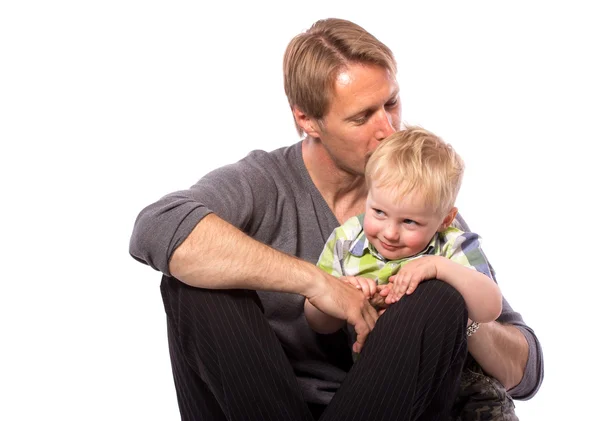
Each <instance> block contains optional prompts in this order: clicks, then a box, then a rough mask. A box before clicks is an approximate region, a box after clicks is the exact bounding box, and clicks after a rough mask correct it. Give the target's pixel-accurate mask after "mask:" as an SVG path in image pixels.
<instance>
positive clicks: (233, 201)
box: [129, 151, 276, 276]
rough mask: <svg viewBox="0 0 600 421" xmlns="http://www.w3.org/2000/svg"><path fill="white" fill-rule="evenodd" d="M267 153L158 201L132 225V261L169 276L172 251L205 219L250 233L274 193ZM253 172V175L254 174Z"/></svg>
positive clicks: (210, 175)
mask: <svg viewBox="0 0 600 421" xmlns="http://www.w3.org/2000/svg"><path fill="white" fill-rule="evenodd" d="M268 167H269V159H268V154H267V153H265V152H262V151H255V152H252V153H251V154H250V155H248V156H247V157H246V158H244V159H242V160H241V161H239V162H237V163H235V164H231V165H227V166H225V167H222V168H219V169H217V170H214V171H212V172H210V173H208V174H207V175H205V176H204V177H203V178H202V179H200V180H199V181H198V182H197V183H196V184H194V185H193V186H192V187H190V188H189V189H188V190H182V191H177V192H174V193H171V194H168V195H166V196H164V197H162V198H161V199H160V200H158V201H157V202H155V203H153V204H151V205H149V206H147V207H146V208H144V209H143V210H142V211H141V212H140V214H139V215H138V217H137V219H136V220H135V224H134V228H133V233H132V235H131V239H130V243H129V253H130V254H131V256H132V257H133V258H134V259H136V260H138V261H140V262H142V263H145V264H147V265H149V266H151V267H152V268H154V269H156V270H159V271H161V272H163V273H164V274H166V275H168V276H170V273H169V261H170V259H171V256H172V255H173V252H174V251H175V249H177V247H179V245H181V243H182V242H183V241H184V240H185V239H186V238H187V236H188V235H189V234H190V232H191V231H192V230H193V229H194V227H195V226H196V225H197V224H198V223H199V222H200V221H201V220H202V219H203V218H204V217H205V216H206V215H208V214H210V213H215V214H216V215H218V216H219V217H221V218H222V219H224V220H225V221H227V222H229V223H231V224H232V225H234V226H236V227H238V228H240V229H241V230H242V231H244V232H249V231H251V230H252V229H253V226H255V225H256V224H260V223H261V220H263V219H264V218H265V217H266V216H267V215H268V212H267V209H266V208H267V207H268V206H269V204H270V203H272V197H268V196H269V195H271V196H272V195H273V194H276V192H275V188H273V182H272V180H273V179H272V177H271V176H270V175H269V173H270V172H269V169H268ZM257 169H258V170H257Z"/></svg>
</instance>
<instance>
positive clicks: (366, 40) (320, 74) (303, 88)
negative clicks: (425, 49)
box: [283, 18, 396, 136]
mask: <svg viewBox="0 0 600 421" xmlns="http://www.w3.org/2000/svg"><path fill="white" fill-rule="evenodd" d="M355 63H361V64H372V65H377V66H381V67H383V68H384V69H386V70H388V71H389V72H390V73H391V74H392V75H394V76H395V75H396V60H395V59H394V55H393V53H392V51H391V50H390V49H389V48H388V47H387V46H386V45H385V44H383V43H382V42H381V41H379V40H378V39H377V38H375V37H374V36H373V35H371V34H370V33H369V32H367V31H366V30H365V29H363V28H362V27H361V26H359V25H357V24H355V23H353V22H350V21H347V20H343V19H334V18H331V19H323V20H319V21H317V22H315V23H314V24H313V25H312V26H311V27H310V29H308V30H307V31H306V32H303V33H301V34H299V35H296V36H295V37H294V38H293V39H292V40H291V41H290V43H289V44H288V46H287V49H286V51H285V55H284V58H283V84H284V89H285V94H286V95H287V98H288V102H289V104H290V107H291V108H293V107H294V106H296V107H298V108H299V109H300V110H301V111H302V112H303V113H305V114H306V115H307V116H309V117H311V118H314V119H316V120H321V119H322V118H323V117H324V116H325V114H327V112H328V110H329V106H330V103H331V99H332V95H333V87H334V85H335V80H336V78H337V76H338V75H339V74H340V73H341V72H342V71H343V70H345V69H346V68H347V67H348V65H350V64H355ZM296 130H297V131H298V134H299V135H300V136H302V135H303V134H304V132H303V130H302V128H301V127H300V126H299V125H298V123H296Z"/></svg>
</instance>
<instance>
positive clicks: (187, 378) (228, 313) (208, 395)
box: [161, 276, 312, 421]
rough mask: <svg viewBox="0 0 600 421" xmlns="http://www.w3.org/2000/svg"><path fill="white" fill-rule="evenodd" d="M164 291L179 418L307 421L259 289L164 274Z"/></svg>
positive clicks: (302, 402)
mask: <svg viewBox="0 0 600 421" xmlns="http://www.w3.org/2000/svg"><path fill="white" fill-rule="evenodd" d="M161 293H162V296H163V302H164V305H165V311H166V313H167V328H168V330H169V350H170V353H171V364H172V368H173V377H174V379H175V388H176V390H177V400H178V402H179V410H180V412H181V418H182V420H225V419H227V420H242V419H248V420H274V421H279V420H312V416H311V414H310V412H309V410H308V407H307V406H306V404H305V403H304V401H303V399H302V394H301V392H300V388H299V386H298V383H297V381H296V377H295V375H294V373H293V370H292V367H291V366H290V364H289V362H288V360H287V358H286V356H285V353H284V352H283V349H282V347H281V344H280V342H279V340H278V339H277V337H276V336H275V333H274V332H273V330H272V329H271V327H270V326H269V324H268V322H267V320H266V318H265V317H264V315H263V312H262V308H261V305H260V300H259V299H258V295H257V294H256V292H254V291H243V290H207V289H201V288H192V287H190V286H188V285H185V284H183V283H181V282H179V281H178V280H177V279H174V278H170V277H167V276H163V281H162V283H161Z"/></svg>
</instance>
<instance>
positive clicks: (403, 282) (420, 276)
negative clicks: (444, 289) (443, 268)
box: [381, 256, 440, 304]
mask: <svg viewBox="0 0 600 421" xmlns="http://www.w3.org/2000/svg"><path fill="white" fill-rule="evenodd" d="M439 257H440V256H423V257H419V258H418V259H414V260H411V261H410V262H408V263H407V264H406V265H404V266H403V267H402V269H400V271H399V272H398V273H397V274H396V275H393V276H390V279H389V282H390V283H389V284H388V285H387V288H384V289H382V291H381V295H382V296H383V297H385V302H386V304H393V303H396V302H398V300H400V298H402V296H403V295H404V294H407V295H410V294H412V293H413V291H414V290H415V289H416V288H417V285H419V284H420V283H421V282H423V281H426V280H428V279H435V278H437V272H438V268H437V266H436V262H437V259H438V258H439Z"/></svg>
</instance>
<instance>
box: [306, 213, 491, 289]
mask: <svg viewBox="0 0 600 421" xmlns="http://www.w3.org/2000/svg"><path fill="white" fill-rule="evenodd" d="M363 218H364V215H359V216H355V217H352V218H350V219H349V220H348V221H346V223H344V224H343V225H341V226H339V227H338V228H336V229H335V230H334V231H333V233H332V234H331V235H330V237H329V239H328V240H327V243H326V244H325V247H324V249H323V251H322V252H321V256H320V257H319V261H318V262H317V266H319V267H320V268H321V269H323V270H324V271H325V272H327V273H329V274H331V275H333V276H336V277H340V276H361V277H363V278H370V279H373V280H375V281H376V282H377V284H386V283H387V282H388V279H389V277H390V276H392V275H395V274H396V273H397V272H398V271H399V270H400V268H401V267H402V266H404V265H405V264H406V263H408V262H409V261H411V260H413V259H418V258H419V257H421V256H424V255H437V256H444V257H447V258H448V259H450V260H452V261H453V262H456V263H459V264H461V265H463V266H466V267H469V268H471V269H475V270H477V271H478V272H481V273H483V274H484V275H487V276H489V277H490V278H492V270H491V268H490V265H489V263H488V261H487V258H486V257H485V254H484V253H483V250H482V249H481V246H480V243H481V241H480V237H479V236H478V235H477V234H475V233H472V232H464V231H461V230H459V229H458V228H454V227H449V228H447V229H446V230H444V231H442V232H438V233H436V234H435V235H434V236H433V238H432V239H431V242H430V243H429V245H428V246H427V247H426V248H425V250H423V251H421V252H420V253H418V254H416V255H414V256H410V257H405V258H403V259H400V260H387V259H386V258H384V257H383V256H381V254H379V252H378V251H377V250H376V249H375V247H373V245H371V244H370V243H369V240H368V239H367V236H366V235H365V232H364V230H363V226H362V222H363Z"/></svg>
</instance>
